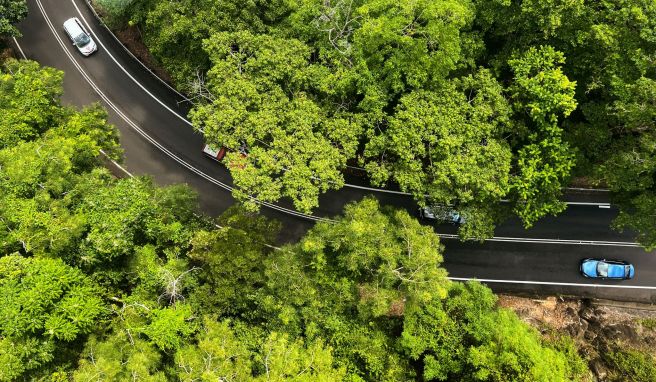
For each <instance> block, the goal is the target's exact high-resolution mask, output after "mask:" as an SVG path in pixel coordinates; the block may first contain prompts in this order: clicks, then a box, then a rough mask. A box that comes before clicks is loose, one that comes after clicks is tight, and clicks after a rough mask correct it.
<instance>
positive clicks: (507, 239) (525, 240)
mask: <svg viewBox="0 0 656 382" xmlns="http://www.w3.org/2000/svg"><path fill="white" fill-rule="evenodd" d="M71 1H73V0H71ZM36 3H37V5H38V6H39V9H40V11H41V13H42V15H43V17H44V19H45V20H46V22H47V24H48V27H49V28H50V30H51V32H52V34H53V35H54V36H55V39H56V40H57V41H58V43H59V45H60V46H61V47H62V49H63V50H64V52H65V54H66V55H67V56H68V58H69V59H70V60H71V62H72V63H73V65H74V66H75V67H76V69H77V70H78V71H79V72H80V74H81V75H82V76H83V77H84V79H85V80H86V81H87V82H88V83H89V84H90V85H91V87H92V88H93V89H94V91H96V93H98V95H99V96H100V97H101V98H102V99H103V100H104V101H105V103H107V105H108V106H109V107H110V108H112V109H113V110H114V111H115V112H116V113H117V114H118V115H119V117H121V119H123V120H124V121H125V122H126V123H127V124H128V125H130V127H132V128H133V129H134V130H135V131H136V132H137V133H139V134H140V135H141V136H143V137H144V138H145V139H146V140H148V141H149V142H150V143H151V144H153V145H154V146H155V147H157V148H158V149H159V150H160V151H162V152H163V153H165V154H166V155H167V156H169V157H170V158H172V159H173V160H175V161H176V162H178V163H179V164H181V165H182V166H183V167H185V168H187V169H189V170H190V171H192V172H193V173H195V174H197V175H199V176H201V177H202V178H204V179H206V180H208V181H210V182H211V183H214V184H215V185H218V186H220V187H222V188H224V189H225V190H228V191H232V189H233V187H232V186H229V185H227V184H225V183H222V182H220V181H218V180H216V179H214V178H212V177H211V176H209V175H207V174H205V173H204V172H202V171H201V170H198V169H197V168H195V167H193V166H192V165H191V164H189V163H187V162H186V161H184V160H182V159H181V158H179V157H178V156H176V155H175V154H174V153H172V152H171V151H169V150H168V149H166V148H165V147H164V146H162V145H161V144H160V143H158V142H157V141H155V140H154V139H153V138H152V137H150V136H149V135H148V134H147V133H146V132H145V131H143V130H142V129H141V128H140V127H139V126H138V125H137V124H136V123H134V122H133V121H132V120H130V119H129V118H128V117H127V116H126V115H125V114H124V113H123V112H122V111H121V110H120V109H119V108H118V107H117V106H116V105H114V103H112V102H111V101H110V100H109V98H108V97H107V96H106V95H105V94H104V93H103V92H102V91H101V90H100V88H99V87H98V86H97V85H96V84H95V83H94V82H93V80H91V78H90V76H89V75H88V74H87V73H86V72H85V71H84V69H82V67H81V66H80V65H79V63H78V62H77V61H76V60H75V59H74V58H73V56H72V55H71V53H70V52H69V51H68V49H67V47H66V44H64V43H63V42H62V40H61V38H60V37H59V35H58V34H57V32H56V29H55V28H54V26H53V24H52V22H51V20H50V18H49V17H48V16H47V14H46V12H45V9H44V7H43V5H42V3H41V1H40V0H36ZM73 5H74V6H75V8H76V9H77V11H78V12H80V10H79V8H77V5H75V3H74V2H73ZM80 14H81V13H80ZM82 18H83V19H84V17H83V16H82ZM85 23H86V24H87V26H88V27H89V30H91V28H90V26H89V24H88V23H87V22H86V20H85ZM92 33H93V32H92ZM94 36H95V34H94ZM96 38H97V36H96ZM16 43H17V42H16ZM99 43H100V42H99ZM101 46H102V45H101ZM103 48H104V49H106V48H105V47H104V46H103ZM19 49H20V45H19ZM21 50H22V49H21ZM114 62H115V63H116V64H117V65H119V66H120V64H118V62H117V61H116V60H115V59H114ZM122 69H123V71H124V72H126V70H125V69H124V68H122ZM126 73H127V72H126ZM130 77H131V76H130ZM131 78H132V77H131ZM133 80H134V81H135V82H137V81H136V80H135V79H134V78H133ZM142 88H143V87H142ZM144 90H145V89H144ZM149 94H150V93H149ZM151 96H152V94H151ZM153 97H154V96H153ZM160 103H161V102H160ZM253 200H254V201H256V202H257V203H260V204H262V205H264V206H266V207H269V208H272V209H274V210H277V211H279V212H283V213H287V214H289V215H292V216H297V217H302V218H305V219H308V220H314V221H329V222H334V220H333V219H329V218H323V217H319V216H315V215H310V214H303V213H300V212H298V211H294V210H291V209H288V208H285V207H280V206H277V205H275V204H272V203H268V202H261V201H259V200H257V199H254V198H253ZM438 235H439V236H440V237H442V238H445V239H456V238H458V236H457V235H451V234H440V233H438ZM485 241H499V242H519V243H542V244H570V245H572V244H573V245H597V246H619V247H639V245H638V244H637V243H630V242H607V241H590V240H559V239H533V238H513V237H493V238H490V239H486V240H485Z"/></svg>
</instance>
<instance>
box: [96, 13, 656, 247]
mask: <svg viewBox="0 0 656 382" xmlns="http://www.w3.org/2000/svg"><path fill="white" fill-rule="evenodd" d="M96 2H97V3H98V4H99V5H101V6H104V7H105V9H106V11H107V13H108V19H109V20H111V23H112V25H115V26H118V27H120V26H126V25H131V26H132V27H136V28H138V30H139V31H140V33H141V35H142V36H143V39H144V42H145V43H146V45H147V46H148V47H149V48H150V51H151V52H152V54H153V55H154V57H155V58H156V59H157V60H159V62H160V63H161V65H163V66H164V68H166V69H167V70H168V72H169V73H170V75H171V77H172V79H173V81H174V83H175V85H176V86H177V87H178V88H179V89H181V90H182V91H184V92H186V93H187V94H189V95H190V96H191V97H192V98H193V99H194V102H195V106H194V108H193V111H192V112H191V119H192V121H193V122H194V124H195V125H196V126H197V127H198V128H202V129H204V131H205V137H206V140H207V142H209V143H210V144H213V145H215V146H226V147H228V148H230V149H233V150H234V152H235V154H233V156H234V158H233V159H234V160H235V161H240V162H243V163H241V164H240V165H238V166H232V167H231V169H230V171H231V173H232V175H233V178H234V180H235V184H236V185H237V186H238V189H237V190H236V191H235V196H236V197H238V198H239V199H241V200H242V201H247V199H246V198H247V197H248V196H255V197H257V198H259V199H262V200H269V201H274V200H278V199H280V198H288V199H290V200H291V201H293V203H294V205H295V206H296V208H298V209H299V210H301V211H304V212H309V211H311V210H312V209H314V208H316V207H317V204H318V198H319V195H320V194H321V193H323V192H327V191H328V190H331V189H336V188H340V187H342V186H343V185H344V177H343V170H344V169H345V166H346V165H347V164H350V165H355V166H361V167H362V168H364V169H365V170H364V171H363V175H365V174H366V176H367V177H368V179H369V180H370V182H371V183H372V184H373V185H376V186H381V187H388V186H398V187H400V188H401V189H402V190H404V191H408V192H411V193H412V194H413V195H414V197H415V199H416V200H417V202H418V203H420V204H434V203H436V204H449V205H453V206H455V208H456V209H457V210H458V211H461V212H462V214H463V216H465V217H466V223H465V224H464V225H462V227H461V232H460V233H461V236H463V237H478V238H483V237H488V236H490V235H492V234H493V230H494V226H495V225H496V224H497V223H499V222H500V221H502V220H503V219H506V218H507V217H508V216H511V215H515V216H518V217H519V218H520V219H521V220H522V221H523V223H524V225H525V226H527V227H530V226H531V225H532V224H534V223H535V222H536V221H537V220H538V219H540V218H541V217H543V216H546V215H553V214H557V213H559V212H561V211H563V210H564V209H565V207H566V206H565V205H564V204H563V203H562V202H561V196H562V191H561V189H562V187H566V186H568V185H569V184H570V182H571V181H572V179H577V180H585V181H586V182H587V185H593V186H601V187H607V188H610V190H611V191H612V197H613V203H615V204H617V205H619V206H620V208H621V213H620V215H619V217H618V218H617V220H616V221H615V224H614V225H615V227H616V228H617V229H631V230H633V231H635V232H637V239H638V240H639V241H640V242H641V243H642V244H643V245H644V246H645V247H646V248H650V249H651V248H654V247H655V246H656V224H654V221H655V220H654V218H653V217H654V215H655V214H656V186H655V184H654V176H655V174H656V160H655V159H654V158H656V149H655V146H654V144H653V142H655V141H656V130H655V129H654V121H655V119H656V106H655V104H654V99H656V82H655V79H656V69H654V68H656V66H655V65H654V57H655V56H656V39H655V38H654V35H655V33H656V32H655V31H656V26H655V25H654V20H656V7H655V6H654V4H653V2H652V1H651V0H626V1H619V0H604V1H599V2H586V1H583V0H575V1H568V2H560V1H556V2H540V1H537V2H536V1H499V0H472V1H455V0H448V1H439V2H436V1H432V0H420V1H396V0H335V1H318V0H291V1H259V0H252V1H247V2H244V1H236V0H226V1H221V2H219V3H217V2H216V1H210V0H183V1H176V2H171V1H163V0H134V1H127V0H126V1H119V2H115V1H105V0H103V1H101V0H97V1H96ZM243 144H246V145H247V146H248V147H249V155H248V157H246V158H242V157H241V156H239V154H237V149H238V148H239V147H240V146H241V145H243ZM501 199H508V200H510V203H509V204H501V203H500V202H499V201H500V200H501ZM247 206H249V205H248V204H247ZM250 207H255V206H252V205H250Z"/></svg>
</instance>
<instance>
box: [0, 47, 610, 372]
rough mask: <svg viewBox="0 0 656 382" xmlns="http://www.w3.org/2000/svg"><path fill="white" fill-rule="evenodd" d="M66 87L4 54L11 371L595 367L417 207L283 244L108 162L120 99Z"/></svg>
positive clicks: (1, 204) (0, 153)
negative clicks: (462, 261)
mask: <svg viewBox="0 0 656 382" xmlns="http://www.w3.org/2000/svg"><path fill="white" fill-rule="evenodd" d="M19 89H20V90H24V91H26V92H28V93H29V94H31V95H32V97H31V98H30V99H23V98H20V97H19V95H20V93H21V91H20V90H19ZM61 94H62V72H60V71H58V70H55V69H52V68H45V67H40V66H39V65H38V64H37V63H35V62H31V61H20V62H19V61H15V60H10V61H8V62H7V63H6V64H5V65H4V66H3V67H2V69H1V71H0V112H2V115H3V116H7V118H3V120H2V121H3V124H4V125H1V126H3V129H1V130H0V132H2V135H1V137H2V140H0V248H1V253H0V381H16V380H51V381H70V380H73V381H90V380H91V381H100V380H102V381H117V382H119V381H125V380H138V381H199V380H203V381H216V380H225V381H244V380H249V381H283V380H285V381H287V380H289V381H308V382H309V381H326V382H328V381H331V382H332V381H399V380H435V381H446V380H470V381H508V380H512V381H527V382H534V381H563V380H573V381H576V380H581V379H582V378H584V377H585V376H586V375H587V373H588V371H587V367H586V366H585V363H584V361H583V360H582V359H581V358H580V357H579V356H578V355H576V351H575V350H574V349H575V348H574V347H573V343H572V342H571V340H569V341H568V337H563V339H561V340H558V341H554V340H553V339H550V338H548V337H542V336H541V335H540V333H539V332H538V331H537V330H535V329H533V328H531V327H530V326H528V325H527V324H525V323H524V322H522V321H521V320H520V319H519V318H518V317H517V316H516V315H515V314H514V313H512V312H511V311H509V310H506V309H502V308H499V307H498V306H497V304H496V297H495V295H494V294H492V292H491V291H490V290H489V289H488V288H487V287H485V286H483V285H481V284H479V283H477V282H468V283H459V282H451V281H449V279H448V278H447V272H446V271H445V270H444V269H443V268H442V266H441V263H442V254H443V247H442V245H441V243H440V240H439V238H438V236H437V235H436V234H435V233H434V232H433V230H432V228H431V227H428V226H424V225H421V224H419V222H418V221H417V220H416V219H415V218H413V217H411V216H410V215H409V214H408V213H407V212H405V211H402V210H396V209H392V208H387V207H381V206H380V205H379V204H378V202H377V201H375V200H374V199H364V200H362V201H360V202H358V203H355V204H350V205H348V206H347V208H346V209H345V211H344V213H343V214H342V215H341V216H339V217H336V222H335V223H327V222H326V223H319V224H317V225H316V226H315V227H314V228H312V229H311V230H310V231H309V232H307V234H306V235H305V236H304V237H303V238H302V239H301V240H299V241H298V242H296V243H288V244H285V245H283V246H282V247H280V248H278V247H274V246H271V245H269V244H270V243H275V241H276V237H277V234H278V232H279V230H280V224H279V223H277V222H276V221H273V220H269V219H266V218H264V217H262V216H258V215H254V214H253V213H252V212H248V211H247V210H244V209H243V208H241V207H238V206H237V207H234V208H231V209H229V210H228V211H226V212H225V213H224V214H223V215H221V216H220V217H219V218H218V219H217V220H216V221H215V220H214V219H210V218H208V217H205V216H203V215H201V214H200V213H199V211H198V202H197V199H196V196H195V194H194V193H193V192H192V191H191V190H190V189H189V188H188V187H186V186H181V185H173V186H168V187H158V186H156V185H155V184H154V183H153V182H152V180H150V179H149V178H144V177H127V178H117V177H115V176H113V175H112V174H110V173H109V171H108V170H107V169H106V168H104V167H103V166H102V160H103V158H104V155H103V154H101V150H102V152H104V153H105V154H106V155H107V156H109V157H110V158H113V159H114V160H118V161H120V160H121V152H120V150H119V148H118V135H117V132H116V129H115V128H114V127H113V126H111V125H110V124H108V123H107V114H106V112H105V111H104V110H103V109H102V108H100V107H99V106H97V105H95V106H91V107H88V108H85V109H82V110H75V109H73V108H70V107H65V106H62V104H61V102H60V100H59V97H60V96H61ZM29 116H39V118H36V117H30V118H27V117H29ZM8 126H16V127H19V128H16V129H8V128H7V127H8ZM219 227H220V228H219ZM618 359H619V358H618Z"/></svg>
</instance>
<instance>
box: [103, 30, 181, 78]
mask: <svg viewBox="0 0 656 382" xmlns="http://www.w3.org/2000/svg"><path fill="white" fill-rule="evenodd" d="M114 34H115V35H116V37H118V39H119V40H120V41H121V42H122V43H123V45H125V46H126V47H127V48H128V50H129V51H130V52H132V54H134V55H135V56H136V57H137V58H138V59H139V61H141V62H143V63H144V64H145V65H146V66H147V67H148V68H149V69H150V70H152V71H153V72H155V74H157V76H158V77H159V78H161V79H163V80H164V81H166V82H168V83H169V84H170V83H171V76H170V75H169V74H168V73H167V72H166V70H164V68H162V67H161V66H160V65H159V63H158V62H157V60H155V58H154V57H153V56H152V55H151V54H150V50H148V47H147V46H146V45H145V44H144V43H143V39H142V38H141V32H140V31H139V28H138V27H137V26H128V27H127V28H125V29H123V30H115V31H114Z"/></svg>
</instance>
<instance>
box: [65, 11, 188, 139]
mask: <svg viewBox="0 0 656 382" xmlns="http://www.w3.org/2000/svg"><path fill="white" fill-rule="evenodd" d="M71 2H72V3H73V6H74V7H75V9H76V10H77V13H78V14H79V15H80V17H81V18H82V20H83V21H84V24H85V25H86V26H87V28H89V31H91V33H93V36H94V37H95V38H96V41H98V44H100V46H101V47H102V48H103V50H104V52H105V53H106V54H107V55H108V56H109V58H111V59H112V61H114V63H116V65H118V67H119V68H121V70H122V71H123V73H125V75H126V76H128V77H130V79H131V80H132V81H133V82H134V83H135V84H137V85H138V86H139V87H140V88H141V89H142V90H143V91H145V92H146V93H147V94H148V95H149V96H150V97H151V98H152V99H154V100H155V101H157V103H159V104H160V105H162V106H163V107H164V108H166V110H168V111H170V112H171V113H173V114H175V116H177V117H178V118H179V119H181V120H182V121H183V122H184V123H186V124H188V125H189V126H191V127H193V126H194V125H192V124H191V122H189V121H188V120H187V119H186V118H185V117H183V116H181V115H180V114H178V113H177V112H176V111H175V110H173V109H171V108H170V107H168V106H167V105H166V104H165V103H164V102H162V101H160V99H159V98H157V97H155V95H154V94H153V93H151V92H150V91H148V89H146V87H145V86H143V85H142V84H141V83H140V82H139V81H137V79H136V78H134V77H132V75H131V74H130V73H128V71H127V69H125V68H124V67H123V66H122V65H121V64H119V63H118V60H116V58H114V56H113V55H112V54H111V53H110V52H109V49H107V47H106V46H105V44H103V43H102V41H101V40H100V38H99V37H98V34H96V33H95V32H94V31H93V29H91V25H90V24H89V23H88V22H87V20H86V19H85V18H84V15H82V12H80V8H78V7H77V4H75V1H73V0H71Z"/></svg>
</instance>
